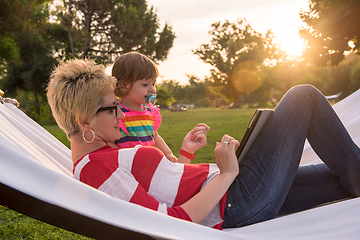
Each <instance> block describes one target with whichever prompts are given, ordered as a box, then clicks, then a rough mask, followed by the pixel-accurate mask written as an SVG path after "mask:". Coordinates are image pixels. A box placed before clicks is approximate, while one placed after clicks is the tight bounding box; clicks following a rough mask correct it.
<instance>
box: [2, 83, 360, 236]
mask: <svg viewBox="0 0 360 240" xmlns="http://www.w3.org/2000/svg"><path fill="white" fill-rule="evenodd" d="M359 103H360V90H358V91H357V92H355V93H353V94H352V95H350V96H349V97H347V98H346V99H344V100H342V101H341V102H339V103H337V104H336V105H335V106H334V108H335V110H336V111H337V113H338V114H339V116H340V118H341V119H342V121H343V123H344V124H345V125H346V127H347V129H348V131H349V132H350V135H351V136H352V138H353V139H354V140H355V142H356V143H357V144H358V145H360V108H359ZM0 141H1V144H0V204H2V205H5V206H8V207H9V208H11V209H13V210H15V211H18V212H20V213H23V214H26V215H28V216H30V217H33V218H36V219H39V220H41V221H43V222H46V223H49V224H52V225H55V226H58V227H60V228H63V229H66V230H69V231H72V232H75V233H79V234H82V235H84V236H88V237H92V238H97V239H112V238H125V239H208V240H211V239H255V240H257V239H259V240H260V239H358V238H359V236H360V227H359V225H360V198H357V199H352V200H346V201H342V202H338V203H333V204H328V205H326V206H322V207H318V208H314V209H311V210H307V211H303V212H300V213H296V214H291V215H288V216H284V217H279V218H276V219H273V220H270V221H266V222H262V223H258V224H254V225H251V226H247V227H242V228H233V229H227V230H224V231H219V230H215V229H212V228H208V227H204V226H201V225H199V224H195V223H190V222H187V221H183V220H180V219H176V218H172V217H169V216H167V215H164V214H161V213H158V212H155V211H152V210H149V209H146V208H144V207H141V206H138V205H135V204H131V203H128V202H125V201H122V200H119V199H115V198H113V197H110V196H108V195H106V194H104V193H102V192H100V191H98V190H96V189H94V188H92V187H89V186H87V185H85V184H83V183H81V182H79V181H77V180H75V179H73V178H72V162H71V157H70V150H69V149H68V148H67V147H65V146H64V145H63V144H62V143H61V142H59V141H58V140H57V139H56V138H54V137H53V136H52V135H51V134H50V133H48V132H47V131H46V130H45V129H43V128H42V127H41V126H39V125H38V124H37V123H36V122H34V121H32V120H31V119H30V118H29V117H27V116H26V115H25V114H24V113H23V112H22V111H20V110H19V109H18V108H16V107H15V106H14V105H12V104H10V103H4V104H0ZM319 161H320V160H319V159H318V158H317V156H316V154H315V153H314V152H313V151H312V150H311V148H310V146H309V145H308V144H306V145H305V147H304V155H303V158H302V162H301V164H314V163H317V162H319ZM359 174H360V173H359Z"/></svg>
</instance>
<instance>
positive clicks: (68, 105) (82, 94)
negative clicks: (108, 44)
mask: <svg viewBox="0 0 360 240" xmlns="http://www.w3.org/2000/svg"><path fill="white" fill-rule="evenodd" d="M115 87H116V79H115V78H113V77H111V76H109V75H108V74H106V73H105V67H104V66H102V65H98V64H95V62H94V61H92V60H80V59H75V60H69V61H66V62H63V63H60V64H59V65H58V66H57V67H56V68H55V69H54V70H53V72H52V73H51V76H50V82H49V84H48V87H47V98H48V102H49V105H50V107H51V111H52V113H53V116H54V118H55V121H56V122H57V124H58V125H59V127H60V128H61V129H62V130H63V131H64V132H65V133H66V134H67V136H68V137H69V136H70V135H71V134H74V133H77V132H78V131H79V126H78V123H77V121H78V120H80V121H87V120H89V119H91V118H92V117H93V116H94V115H95V114H96V111H97V110H98V109H99V108H100V107H101V106H102V104H103V97H104V96H106V95H107V94H109V93H110V92H113V91H114V89H115Z"/></svg>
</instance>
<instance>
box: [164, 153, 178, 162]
mask: <svg viewBox="0 0 360 240" xmlns="http://www.w3.org/2000/svg"><path fill="white" fill-rule="evenodd" d="M165 157H166V158H167V159H168V160H169V161H170V162H173V163H176V162H178V159H177V157H175V156H174V154H172V153H171V154H168V155H165Z"/></svg>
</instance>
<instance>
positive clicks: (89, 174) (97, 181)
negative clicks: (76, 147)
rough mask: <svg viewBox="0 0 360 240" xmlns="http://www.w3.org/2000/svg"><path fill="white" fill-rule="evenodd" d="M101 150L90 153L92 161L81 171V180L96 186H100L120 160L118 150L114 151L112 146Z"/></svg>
mask: <svg viewBox="0 0 360 240" xmlns="http://www.w3.org/2000/svg"><path fill="white" fill-rule="evenodd" d="M99 150H100V149H99ZM99 150H98V151H94V152H92V153H91V154H90V155H88V156H89V158H90V162H88V163H87V164H86V165H85V166H84V168H83V169H82V170H81V173H80V181H81V182H84V183H86V184H88V185H90V186H93V187H94V188H99V187H100V186H101V185H102V184H103V183H104V182H105V181H106V180H107V179H108V178H109V177H110V176H111V174H112V173H113V172H114V171H115V170H116V169H117V168H118V165H119V162H118V161H117V159H118V154H119V152H118V151H116V150H115V151H114V150H113V149H111V148H110V149H107V150H105V151H99ZM92 159H95V160H92ZM94 176H96V177H94Z"/></svg>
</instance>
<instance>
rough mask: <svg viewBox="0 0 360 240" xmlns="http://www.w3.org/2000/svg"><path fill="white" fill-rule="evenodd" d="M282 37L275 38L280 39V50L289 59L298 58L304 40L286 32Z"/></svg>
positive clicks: (302, 48)
mask: <svg viewBox="0 0 360 240" xmlns="http://www.w3.org/2000/svg"><path fill="white" fill-rule="evenodd" d="M282 35H283V36H279V35H278V36H277V37H278V38H279V39H282V40H281V42H280V46H281V47H280V48H281V49H282V50H283V51H285V52H286V54H287V55H289V56H290V57H291V56H294V57H300V56H301V55H302V51H303V50H304V46H305V43H304V40H303V39H301V38H300V36H299V35H298V34H292V33H287V32H286V31H285V33H283V34H282Z"/></svg>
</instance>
